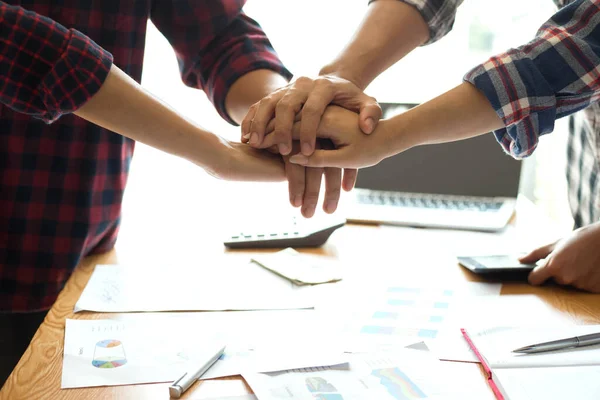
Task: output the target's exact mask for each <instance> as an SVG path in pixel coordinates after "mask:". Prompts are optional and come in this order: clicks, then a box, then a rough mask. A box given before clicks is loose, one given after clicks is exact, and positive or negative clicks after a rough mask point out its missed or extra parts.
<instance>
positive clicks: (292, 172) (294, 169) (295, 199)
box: [283, 156, 306, 207]
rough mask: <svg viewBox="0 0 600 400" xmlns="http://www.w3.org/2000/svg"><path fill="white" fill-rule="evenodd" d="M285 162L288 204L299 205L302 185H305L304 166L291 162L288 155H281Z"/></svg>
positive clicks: (302, 191)
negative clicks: (288, 195)
mask: <svg viewBox="0 0 600 400" xmlns="http://www.w3.org/2000/svg"><path fill="white" fill-rule="evenodd" d="M283 159H284V162H285V175H286V177H287V180H288V191H289V194H290V204H291V205H292V206H294V207H300V206H301V205H302V202H303V199H304V187H305V185H306V174H305V171H306V168H305V167H303V166H301V165H296V164H292V163H291V162H290V161H289V157H287V156H285V157H283Z"/></svg>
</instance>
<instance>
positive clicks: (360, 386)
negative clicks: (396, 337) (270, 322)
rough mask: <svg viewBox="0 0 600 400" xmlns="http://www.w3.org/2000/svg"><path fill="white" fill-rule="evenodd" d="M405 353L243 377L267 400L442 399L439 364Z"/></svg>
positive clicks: (431, 359)
mask: <svg viewBox="0 0 600 400" xmlns="http://www.w3.org/2000/svg"><path fill="white" fill-rule="evenodd" d="M419 353H420V352H419V351H416V350H404V351H403V352H402V353H401V355H400V357H398V358H385V357H384V358H378V357H374V358H372V357H364V358H363V357H355V358H353V359H351V361H350V363H349V365H348V366H346V367H344V368H342V367H325V368H323V367H321V368H305V369H295V370H291V371H286V372H279V373H270V374H243V376H244V378H245V379H246V381H247V382H248V384H249V385H250V387H251V388H252V390H253V391H254V393H255V394H256V395H257V397H258V398H259V399H261V400H262V399H264V400H283V399H292V400H367V399H368V400H371V399H378V400H418V399H425V398H430V399H433V398H439V397H437V396H441V395H442V394H443V393H446V394H447V393H449V392H442V391H441V390H443V389H442V387H441V385H439V383H438V382H436V380H437V379H436V378H435V377H436V376H437V374H436V368H437V366H438V365H439V361H438V360H436V359H434V358H432V357H431V356H430V355H428V354H427V353H425V354H419Z"/></svg>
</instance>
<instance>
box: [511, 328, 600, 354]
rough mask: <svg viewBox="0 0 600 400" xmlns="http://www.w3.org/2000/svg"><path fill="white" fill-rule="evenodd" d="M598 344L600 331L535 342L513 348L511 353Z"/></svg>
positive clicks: (527, 352) (539, 351)
mask: <svg viewBox="0 0 600 400" xmlns="http://www.w3.org/2000/svg"><path fill="white" fill-rule="evenodd" d="M593 344H600V333H591V334H589V335H582V336H574V337H571V338H567V339H560V340H553V341H551V342H543V343H536V344H532V345H529V346H524V347H520V348H518V349H515V350H513V351H512V352H513V353H526V354H531V353H541V352H544V351H552V350H562V349H568V348H571V347H583V346H591V345H593Z"/></svg>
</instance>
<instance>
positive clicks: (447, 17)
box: [369, 0, 463, 45]
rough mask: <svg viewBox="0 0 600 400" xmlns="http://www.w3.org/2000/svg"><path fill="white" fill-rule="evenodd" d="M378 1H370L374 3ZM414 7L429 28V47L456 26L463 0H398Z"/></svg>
mask: <svg viewBox="0 0 600 400" xmlns="http://www.w3.org/2000/svg"><path fill="white" fill-rule="evenodd" d="M374 1H377V0H370V1H369V3H372V2H374ZM398 1H401V2H403V3H406V4H408V5H409V6H412V7H414V8H415V9H416V10H417V11H418V12H419V14H421V17H423V20H424V21H425V23H426V24H427V27H428V28H429V40H427V42H425V43H424V45H428V44H431V43H434V42H437V41H438V40H440V39H441V38H443V37H444V36H446V34H447V33H448V32H450V31H451V30H452V27H453V26H454V19H455V17H456V10H457V9H458V6H460V5H461V4H462V2H463V0H398Z"/></svg>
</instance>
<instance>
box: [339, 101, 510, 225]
mask: <svg viewBox="0 0 600 400" xmlns="http://www.w3.org/2000/svg"><path fill="white" fill-rule="evenodd" d="M414 106H415V104H394V103H381V107H382V109H383V115H384V118H389V117H392V116H394V115H397V114H399V113H401V112H403V111H406V110H407V109H409V108H411V107H414ZM520 175H521V163H520V162H519V161H517V160H515V159H513V158H512V157H510V156H509V155H507V154H505V153H504V152H503V151H502V149H501V148H500V146H499V144H498V143H497V142H496V139H495V137H494V135H492V134H487V135H481V136H478V137H475V138H472V139H467V140H463V141H458V142H452V143H444V144H437V145H427V146H418V147H415V148H412V149H410V150H408V151H405V152H404V153H401V154H398V155H396V156H394V157H390V158H388V159H385V160H383V161H382V162H381V163H379V164H378V165H375V166H373V167H370V168H365V169H361V170H360V172H359V174H358V179H357V182H356V189H355V190H354V191H353V192H354V196H353V197H352V198H351V199H350V204H347V206H348V208H347V210H346V212H347V215H346V218H347V219H348V221H352V222H362V223H381V224H393V225H405V226H416V227H431V228H451V229H466V230H476V231H488V232H493V231H498V230H501V229H503V228H504V227H505V226H506V225H507V223H508V221H509V220H510V218H511V216H512V215H513V212H514V208H515V205H516V198H517V194H518V191H519V179H520Z"/></svg>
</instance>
